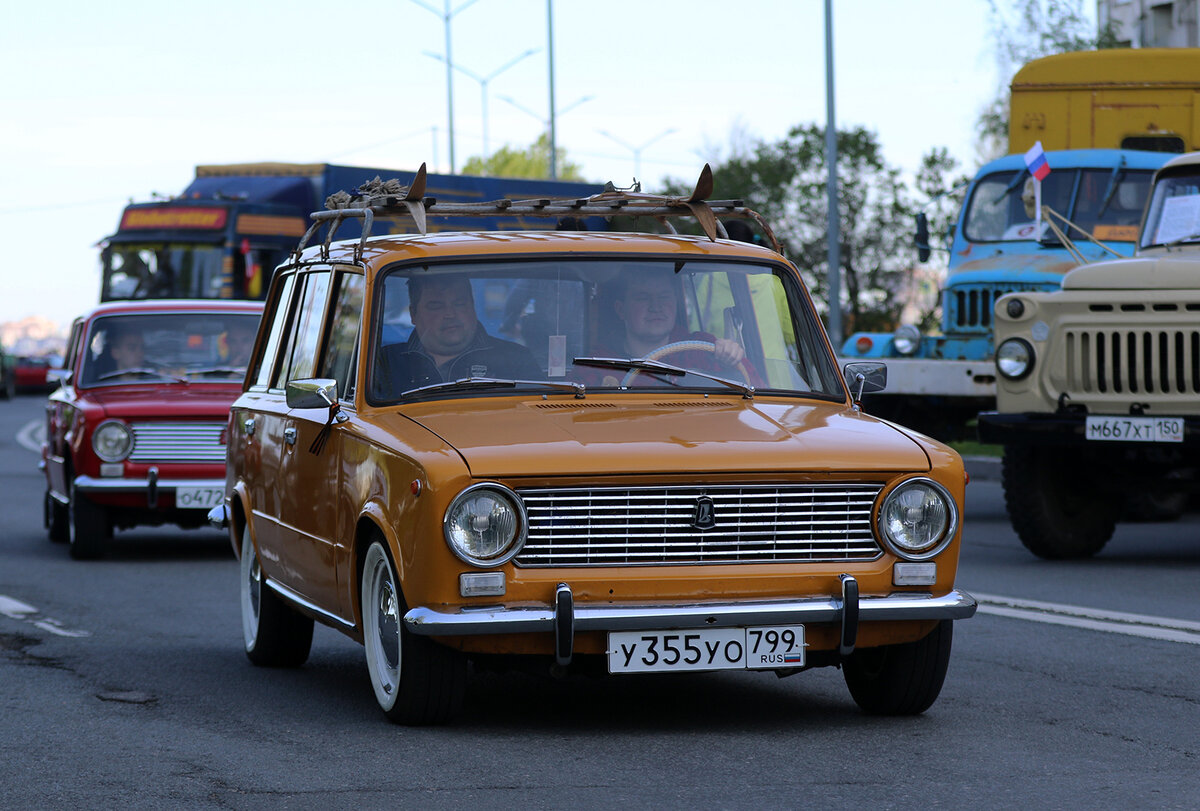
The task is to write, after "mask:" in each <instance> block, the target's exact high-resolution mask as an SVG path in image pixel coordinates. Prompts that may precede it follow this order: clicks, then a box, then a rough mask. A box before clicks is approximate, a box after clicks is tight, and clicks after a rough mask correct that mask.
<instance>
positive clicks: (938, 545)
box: [875, 476, 959, 560]
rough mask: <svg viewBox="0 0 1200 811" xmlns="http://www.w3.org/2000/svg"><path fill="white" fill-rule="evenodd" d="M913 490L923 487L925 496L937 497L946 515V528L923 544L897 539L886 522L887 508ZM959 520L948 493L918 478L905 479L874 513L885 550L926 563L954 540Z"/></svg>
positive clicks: (885, 497)
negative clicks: (885, 546)
mask: <svg viewBox="0 0 1200 811" xmlns="http://www.w3.org/2000/svg"><path fill="white" fill-rule="evenodd" d="M916 488H924V489H925V490H926V492H927V494H930V493H931V494H933V495H934V496H936V498H937V499H938V500H940V502H941V503H942V505H943V509H944V510H945V515H946V523H945V526H944V527H942V529H941V530H940V531H939V532H938V533H937V535H936V536H933V537H932V539H931V540H930V541H929V542H928V543H924V544H913V543H911V542H907V543H906V542H902V540H901V539H897V537H896V535H895V534H894V533H893V530H892V528H891V527H890V526H889V521H888V513H889V509H890V508H891V507H892V506H893V505H894V504H896V502H897V500H898V499H899V498H900V497H901V496H902V495H903V494H905V493H907V492H910V491H911V490H913V489H916ZM958 521H959V517H958V504H957V502H955V500H954V498H953V497H952V496H951V495H950V491H949V490H947V489H946V488H945V487H943V486H942V485H941V484H938V483H937V482H935V481H934V480H933V479H930V478H926V477H924V476H921V477H917V478H913V479H906V480H905V481H903V482H901V483H900V484H898V485H896V486H895V487H893V488H892V489H891V490H890V491H889V492H888V494H887V495H886V496H884V498H883V501H881V502H880V504H879V511H878V512H877V513H876V517H875V530H876V532H877V533H878V534H879V537H880V539H881V540H882V541H883V542H884V543H885V544H887V548H888V549H889V550H891V552H892V553H893V554H895V555H896V556H897V557H899V558H902V559H903V560H929V559H930V558H933V557H936V556H937V555H939V554H940V553H941V552H942V550H944V549H945V548H946V547H947V546H948V545H949V544H950V542H951V541H952V540H954V536H955V534H956V533H957V532H958Z"/></svg>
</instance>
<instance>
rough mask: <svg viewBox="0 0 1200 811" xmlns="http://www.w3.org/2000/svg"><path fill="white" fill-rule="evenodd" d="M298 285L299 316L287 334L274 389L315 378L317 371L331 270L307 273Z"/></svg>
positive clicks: (298, 281) (300, 278)
mask: <svg viewBox="0 0 1200 811" xmlns="http://www.w3.org/2000/svg"><path fill="white" fill-rule="evenodd" d="M296 284H297V287H298V290H297V296H296V314H295V316H294V318H293V319H292V324H291V328H290V329H289V331H288V337H287V344H286V346H285V347H284V350H283V356H282V363H281V364H280V366H279V372H278V374H277V375H276V377H275V380H274V384H273V386H272V387H273V388H283V386H284V384H285V383H286V382H287V381H289V380H302V379H304V378H307V377H312V376H313V370H314V369H315V368H316V360H317V345H318V343H319V342H320V339H321V324H322V321H323V318H324V315H325V301H326V296H327V294H328V292H329V271H320V272H316V273H306V274H304V275H303V276H300V277H299V278H298V279H297V281H296Z"/></svg>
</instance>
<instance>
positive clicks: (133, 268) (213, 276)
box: [100, 243, 224, 301]
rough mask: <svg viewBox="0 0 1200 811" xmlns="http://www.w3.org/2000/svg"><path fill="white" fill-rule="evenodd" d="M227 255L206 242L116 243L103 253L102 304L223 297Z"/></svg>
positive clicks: (219, 248)
mask: <svg viewBox="0 0 1200 811" xmlns="http://www.w3.org/2000/svg"><path fill="white" fill-rule="evenodd" d="M223 259H224V252H223V250H222V249H221V247H220V246H218V245H209V244H204V243H199V244H196V243H192V244H189V243H157V244H130V243H117V244H113V245H110V246H108V247H107V248H105V250H104V251H102V252H101V255H100V261H101V272H102V274H103V281H102V283H101V288H100V300H101V301H114V300H118V299H158V298H220V297H221V286H222V272H221V271H222V260H223Z"/></svg>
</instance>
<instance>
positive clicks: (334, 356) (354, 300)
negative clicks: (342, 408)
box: [317, 273, 365, 399]
mask: <svg viewBox="0 0 1200 811" xmlns="http://www.w3.org/2000/svg"><path fill="white" fill-rule="evenodd" d="M364 287H365V282H364V280H363V277H362V276H361V275H359V274H357V273H339V274H338V280H337V289H336V290H335V291H334V294H333V295H334V302H335V303H334V307H333V318H332V320H331V322H330V325H329V340H328V341H327V342H326V348H325V357H324V358H323V359H322V361H321V372H320V374H319V375H317V376H318V377H323V378H333V379H334V380H336V381H337V384H338V397H340V398H341V399H352V398H353V397H354V366H355V363H354V361H355V359H356V358H357V354H356V352H355V349H356V347H357V346H358V326H359V321H360V319H361V318H362V307H363V289H364Z"/></svg>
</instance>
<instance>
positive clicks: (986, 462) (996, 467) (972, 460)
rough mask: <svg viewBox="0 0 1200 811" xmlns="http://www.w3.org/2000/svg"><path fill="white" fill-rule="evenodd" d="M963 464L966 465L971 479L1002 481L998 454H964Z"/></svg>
mask: <svg viewBox="0 0 1200 811" xmlns="http://www.w3.org/2000/svg"><path fill="white" fill-rule="evenodd" d="M963 466H964V467H966V469H967V473H968V474H969V475H970V477H971V481H1000V457H998V456H964V457H963Z"/></svg>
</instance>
